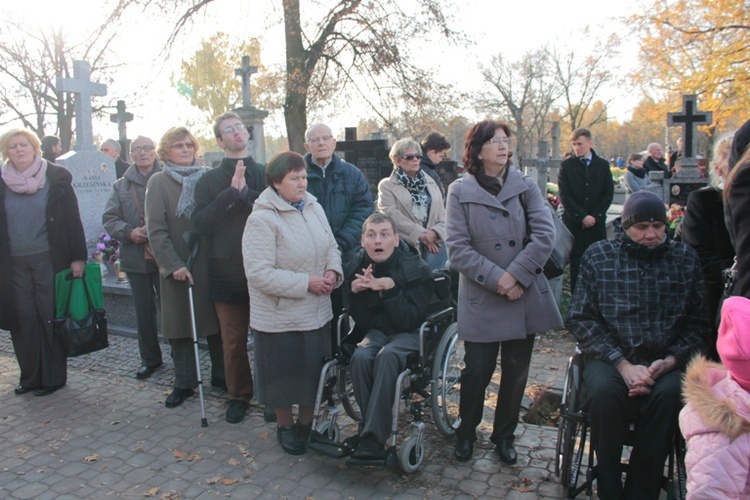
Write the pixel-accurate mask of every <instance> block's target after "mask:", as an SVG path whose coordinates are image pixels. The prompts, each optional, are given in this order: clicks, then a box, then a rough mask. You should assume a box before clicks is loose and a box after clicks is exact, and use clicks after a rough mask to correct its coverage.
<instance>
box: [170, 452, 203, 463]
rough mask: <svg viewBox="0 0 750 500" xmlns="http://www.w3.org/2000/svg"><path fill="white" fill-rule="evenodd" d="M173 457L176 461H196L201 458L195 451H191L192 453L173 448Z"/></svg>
mask: <svg viewBox="0 0 750 500" xmlns="http://www.w3.org/2000/svg"><path fill="white" fill-rule="evenodd" d="M172 453H173V454H174V457H175V458H176V459H177V461H178V462H193V461H198V460H200V459H201V456H200V455H198V454H197V453H193V454H192V455H191V454H190V453H188V452H187V451H183V450H179V449H175V450H174V451H173V452H172Z"/></svg>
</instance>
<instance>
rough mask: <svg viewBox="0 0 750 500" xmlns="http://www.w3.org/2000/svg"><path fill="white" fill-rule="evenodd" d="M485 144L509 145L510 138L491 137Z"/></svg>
mask: <svg viewBox="0 0 750 500" xmlns="http://www.w3.org/2000/svg"><path fill="white" fill-rule="evenodd" d="M487 142H489V143H490V144H501V143H502V144H510V137H493V138H492V139H490V140H489V141H487Z"/></svg>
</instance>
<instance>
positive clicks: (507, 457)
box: [495, 440, 518, 465]
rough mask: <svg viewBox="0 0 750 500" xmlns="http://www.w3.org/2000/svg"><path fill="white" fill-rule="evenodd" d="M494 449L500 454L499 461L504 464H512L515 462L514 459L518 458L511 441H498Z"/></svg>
mask: <svg viewBox="0 0 750 500" xmlns="http://www.w3.org/2000/svg"><path fill="white" fill-rule="evenodd" d="M495 450H496V451H497V454H498V455H500V461H501V462H503V463H505V464H508V465H513V464H515V463H516V460H518V453H516V449H515V448H514V447H513V442H512V441H508V440H503V441H500V443H499V444H498V445H497V446H496V447H495Z"/></svg>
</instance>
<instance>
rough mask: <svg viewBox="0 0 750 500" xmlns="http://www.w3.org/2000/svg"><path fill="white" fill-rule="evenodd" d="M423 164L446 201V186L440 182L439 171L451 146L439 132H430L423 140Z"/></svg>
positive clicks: (424, 169) (423, 167)
mask: <svg viewBox="0 0 750 500" xmlns="http://www.w3.org/2000/svg"><path fill="white" fill-rule="evenodd" d="M420 146H422V153H423V154H424V156H422V163H421V165H420V166H421V167H422V170H423V171H424V173H426V174H427V175H429V176H430V177H432V178H433V179H434V180H435V182H437V185H438V187H439V188H440V192H441V193H443V199H445V186H443V183H442V182H441V180H440V172H439V171H438V168H437V167H438V164H439V163H440V162H441V161H443V155H445V152H446V151H448V150H449V149H450V148H451V144H450V143H449V142H448V141H447V140H446V138H445V137H444V136H442V135H440V134H438V133H437V132H430V133H429V134H428V135H427V137H425V138H424V140H422V144H420Z"/></svg>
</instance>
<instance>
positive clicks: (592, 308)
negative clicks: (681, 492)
mask: <svg viewBox="0 0 750 500" xmlns="http://www.w3.org/2000/svg"><path fill="white" fill-rule="evenodd" d="M621 220H622V226H621V227H619V224H615V233H616V234H615V237H614V239H612V240H602V241H598V242H596V243H594V244H592V245H591V246H590V247H589V248H588V250H586V252H585V253H584V254H583V259H582V262H581V269H580V274H579V277H578V280H579V281H578V285H577V286H576V289H575V292H574V295H573V300H572V303H571V305H570V311H569V313H568V317H567V319H566V321H565V325H566V326H567V328H568V330H569V331H570V332H571V333H572V334H573V335H574V336H575V337H576V339H577V340H578V346H579V348H580V349H581V352H582V353H583V356H584V358H585V360H586V361H585V364H584V370H583V379H584V382H585V383H586V388H587V390H588V399H587V401H585V402H584V404H585V406H584V407H585V408H586V415H587V418H588V420H589V422H590V424H591V435H592V441H591V442H592V444H593V446H594V449H595V451H596V455H597V460H598V467H597V472H596V482H597V488H598V495H599V498H602V499H609V498H626V499H644V498H653V499H656V498H658V497H659V490H660V488H661V482H662V472H663V471H664V461H665V460H666V458H667V455H668V454H669V449H670V446H671V445H672V439H673V437H674V436H675V433H676V432H677V417H678V414H679V411H680V408H681V406H682V402H681V399H680V381H681V374H682V371H683V368H684V366H685V364H686V362H687V361H688V360H689V359H690V358H691V357H692V355H693V354H694V353H695V352H696V351H699V350H701V349H702V348H703V344H704V339H705V338H706V337H707V336H708V334H709V331H710V322H709V318H708V308H707V306H706V303H705V297H706V292H705V289H704V287H703V272H702V269H701V265H700V261H699V259H698V254H697V253H696V252H695V250H693V249H692V248H690V247H688V246H687V245H685V244H684V243H680V242H676V241H673V240H671V239H670V238H669V236H668V235H667V218H666V207H665V205H664V203H663V202H662V200H661V198H659V196H657V195H655V194H653V193H650V192H648V191H638V192H636V193H634V194H633V195H632V196H631V197H630V198H628V200H627V201H626V202H625V206H624V207H623V211H622V219H621ZM630 423H635V430H634V431H633V432H634V442H633V450H632V452H631V454H630V459H629V464H630V465H629V467H628V473H627V479H626V481H625V486H624V488H623V484H622V469H621V468H620V460H621V455H622V446H623V434H624V429H625V428H626V426H627V425H628V424H630Z"/></svg>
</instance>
